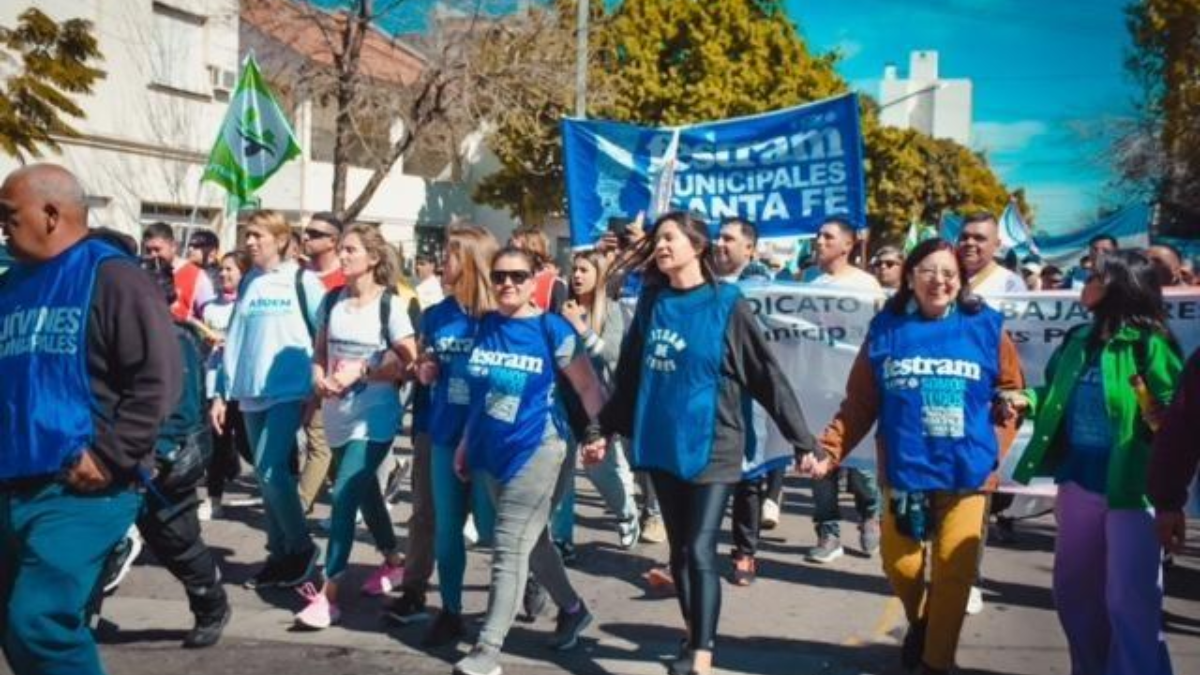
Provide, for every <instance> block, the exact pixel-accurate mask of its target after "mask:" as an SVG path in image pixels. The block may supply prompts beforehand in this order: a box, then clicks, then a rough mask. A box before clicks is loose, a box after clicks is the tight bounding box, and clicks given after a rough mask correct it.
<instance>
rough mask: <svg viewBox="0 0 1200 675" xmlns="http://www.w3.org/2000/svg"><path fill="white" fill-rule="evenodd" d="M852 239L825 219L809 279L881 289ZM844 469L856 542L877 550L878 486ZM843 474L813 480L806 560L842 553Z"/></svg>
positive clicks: (837, 222)
mask: <svg viewBox="0 0 1200 675" xmlns="http://www.w3.org/2000/svg"><path fill="white" fill-rule="evenodd" d="M856 241H857V235H856V234H855V231H854V226H852V225H851V224H850V222H849V221H847V220H845V219H842V218H836V217H835V218H829V219H827V220H826V221H825V223H824V224H823V225H821V229H820V230H818V231H817V238H816V239H815V240H814V241H813V250H814V253H815V255H816V259H817V267H818V268H819V269H820V275H819V276H817V277H816V278H815V279H813V280H812V282H811V283H812V284H813V285H814V286H826V287H829V288H838V289H846V290H856V291H873V292H877V293H878V292H882V291H883V287H881V286H880V285H879V282H878V281H876V280H875V277H873V276H871V275H870V274H868V273H866V272H864V271H862V270H860V269H858V268H857V267H855V266H854V265H851V264H850V254H851V253H852V252H853V251H854V245H855V243H856ZM844 472H845V475H846V484H847V487H848V488H849V490H850V493H851V494H852V495H854V506H855V509H856V510H857V511H858V515H859V518H860V519H861V522H860V523H859V546H860V548H861V549H862V551H863V553H866V554H867V555H874V554H875V552H876V551H878V550H879V485H878V483H877V482H876V480H875V474H874V473H872V472H871V471H866V470H864V469H857V468H853V467H845V469H844ZM842 473H843V471H842V470H835V471H831V472H829V474H828V475H826V476H825V477H824V478H820V479H813V483H812V485H813V488H812V490H813V525H814V526H815V528H816V530H817V545H816V546H814V547H813V548H811V549H809V551H808V553H807V554H806V555H805V559H806V560H808V561H810V562H817V563H830V562H833V561H834V560H837V559H838V558H840V557H842V555H843V554H844V553H845V549H844V548H842V539H841V522H840V521H841V519H842V517H841V508H840V507H839V506H838V479H839V475H840V474H842Z"/></svg>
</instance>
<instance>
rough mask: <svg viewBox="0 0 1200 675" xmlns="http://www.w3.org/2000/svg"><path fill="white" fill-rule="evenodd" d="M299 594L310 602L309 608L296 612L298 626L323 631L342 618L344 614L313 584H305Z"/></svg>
mask: <svg viewBox="0 0 1200 675" xmlns="http://www.w3.org/2000/svg"><path fill="white" fill-rule="evenodd" d="M297 592H298V593H299V594H300V595H301V596H303V597H304V599H305V600H307V601H308V606H306V607H305V608H304V609H302V610H300V611H299V612H296V617H295V620H296V625H297V626H303V627H305V628H311V629H314V630H321V629H324V628H329V627H330V626H332V625H333V624H335V623H337V622H338V621H339V620H340V619H341V618H342V612H341V610H339V609H338V607H337V605H335V604H333V603H332V602H329V598H327V597H325V593H324V592H322V591H320V590H318V589H317V587H316V586H314V585H312V583H306V584H304V585H303V586H301V587H300V588H299V589H298V591H297Z"/></svg>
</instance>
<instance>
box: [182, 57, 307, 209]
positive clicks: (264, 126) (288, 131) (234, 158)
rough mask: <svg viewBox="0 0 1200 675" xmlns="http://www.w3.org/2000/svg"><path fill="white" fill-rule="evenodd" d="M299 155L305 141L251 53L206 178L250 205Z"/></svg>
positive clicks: (209, 158)
mask: <svg viewBox="0 0 1200 675" xmlns="http://www.w3.org/2000/svg"><path fill="white" fill-rule="evenodd" d="M299 154H300V145H299V144H298V143H297V142H296V135H295V134H294V133H293V132H292V127H291V125H290V124H288V121H287V118H286V117H284V116H283V111H281V110H280V109H279V104H278V103H277V102H276V101H275V96H273V95H272V94H271V90H270V89H269V88H268V87H267V83H266V81H264V80H263V78H262V73H260V72H259V70H258V64H257V63H255V61H254V56H253V55H250V56H247V57H246V61H245V63H244V64H243V65H242V76H241V77H240V78H239V79H238V85H237V91H236V92H234V94H233V100H232V101H230V103H229V110H228V111H227V112H226V113H225V121H224V122H223V123H222V124H221V133H220V135H219V136H217V142H216V143H215V144H214V145H213V149H212V152H211V153H209V155H208V166H206V167H205V168H204V177H203V180H208V181H212V182H214V183H216V184H217V185H220V186H221V187H223V188H225V190H226V191H228V192H229V194H230V195H231V196H232V197H234V198H236V200H237V201H238V202H239V203H242V204H245V203H247V202H250V201H251V200H252V199H253V197H254V193H255V192H256V191H257V190H258V189H259V188H260V187H262V186H263V184H264V183H266V182H267V179H268V178H270V177H271V176H273V175H274V174H275V172H276V171H278V170H279V167H281V166H283V163H284V162H286V161H288V160H289V159H292V158H293V157H295V156H297V155H299Z"/></svg>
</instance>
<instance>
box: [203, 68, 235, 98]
mask: <svg viewBox="0 0 1200 675" xmlns="http://www.w3.org/2000/svg"><path fill="white" fill-rule="evenodd" d="M208 77H209V81H210V83H211V84H212V89H213V93H214V94H229V93H231V92H232V91H233V90H234V89H235V88H236V87H237V72H236V71H233V70H227V69H225V68H221V67H220V66H209V67H208Z"/></svg>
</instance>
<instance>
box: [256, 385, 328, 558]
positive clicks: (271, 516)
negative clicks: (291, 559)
mask: <svg viewBox="0 0 1200 675" xmlns="http://www.w3.org/2000/svg"><path fill="white" fill-rule="evenodd" d="M303 414H304V402H303V401H290V402H287V403H278V404H276V405H273V406H271V407H270V408H267V409H266V410H260V411H257V412H249V411H245V410H243V411H242V418H243V420H244V421H245V422H246V438H247V440H248V441H249V443H250V451H251V452H252V453H254V474H255V476H256V477H257V478H258V487H259V490H261V491H262V497H263V511H264V512H265V515H266V520H267V552H268V553H269V554H270V556H271V557H278V556H285V555H296V554H298V553H303V552H305V551H307V550H309V549H311V548H312V545H313V543H312V538H311V537H309V535H308V525H307V524H306V523H305V522H304V507H303V506H301V505H300V492H299V489H298V488H297V486H296V474H295V473H293V472H292V459H293V458H294V457H295V456H296V452H297V447H296V432H297V431H298V430H299V429H300V422H301V417H302V416H303Z"/></svg>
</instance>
